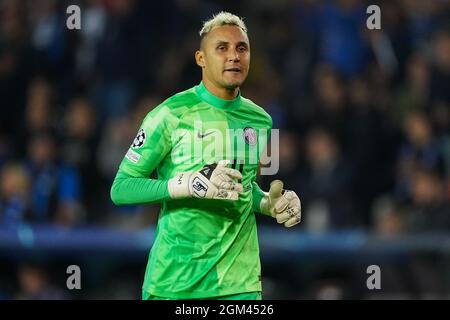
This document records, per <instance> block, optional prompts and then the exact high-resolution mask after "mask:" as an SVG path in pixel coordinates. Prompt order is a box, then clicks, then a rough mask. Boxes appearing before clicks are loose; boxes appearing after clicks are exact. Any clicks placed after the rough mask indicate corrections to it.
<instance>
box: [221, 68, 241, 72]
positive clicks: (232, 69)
mask: <svg viewBox="0 0 450 320" xmlns="http://www.w3.org/2000/svg"><path fill="white" fill-rule="evenodd" d="M224 71H228V72H241V69H240V68H227V69H225V70H224Z"/></svg>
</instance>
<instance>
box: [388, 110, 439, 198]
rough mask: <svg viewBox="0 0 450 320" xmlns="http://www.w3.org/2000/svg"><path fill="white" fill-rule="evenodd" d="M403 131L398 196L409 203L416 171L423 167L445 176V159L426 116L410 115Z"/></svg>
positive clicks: (399, 157)
mask: <svg viewBox="0 0 450 320" xmlns="http://www.w3.org/2000/svg"><path fill="white" fill-rule="evenodd" d="M403 130H404V133H405V141H404V142H403V143H402V145H401V146H400V147H399V151H398V160H397V166H398V167H397V168H398V169H397V170H398V171H397V185H396V194H397V197H398V199H399V200H401V201H408V200H410V199H411V192H412V182H411V181H412V179H413V174H414V172H415V170H416V169H417V168H419V167H423V168H425V169H427V170H434V171H436V172H437V173H438V174H440V175H443V174H444V157H443V153H442V150H441V148H440V145H439V144H438V141H437V140H436V137H435V136H434V135H433V131H432V127H431V123H430V121H429V119H428V118H427V116H426V115H425V114H423V113H421V112H413V113H410V114H408V116H407V117H406V119H405V122H404V126H403Z"/></svg>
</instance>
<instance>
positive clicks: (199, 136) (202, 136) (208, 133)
mask: <svg viewBox="0 0 450 320" xmlns="http://www.w3.org/2000/svg"><path fill="white" fill-rule="evenodd" d="M213 133H214V131H211V132H207V133H205V134H201V133H200V132H197V137H198V138H199V139H203V138H204V137H207V136H209V135H210V134H213Z"/></svg>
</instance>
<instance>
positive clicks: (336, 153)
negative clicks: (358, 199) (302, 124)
mask: <svg viewBox="0 0 450 320" xmlns="http://www.w3.org/2000/svg"><path fill="white" fill-rule="evenodd" d="M305 144H306V153H305V157H306V165H305V168H304V170H302V174H301V178H300V181H299V185H298V188H299V190H300V194H301V195H302V201H303V203H304V204H306V205H305V208H306V213H305V216H306V219H313V218H314V214H313V213H308V208H312V207H313V206H314V204H315V203H316V202H323V203H324V204H325V205H326V220H327V221H328V228H331V229H335V228H345V227H347V228H348V227H355V226H356V225H358V224H359V223H360V221H358V220H359V219H357V218H356V217H354V216H353V211H352V210H353V208H352V202H351V194H350V183H351V180H350V179H351V175H352V172H351V168H350V167H349V166H348V165H347V163H346V161H345V160H344V159H343V158H342V155H341V153H340V148H339V145H338V144H337V141H336V140H335V139H334V138H333V136H332V135H330V134H329V133H328V132H327V131H325V130H323V129H314V130H312V131H310V132H309V133H308V135H307V137H306V142H305ZM307 223H308V221H307Z"/></svg>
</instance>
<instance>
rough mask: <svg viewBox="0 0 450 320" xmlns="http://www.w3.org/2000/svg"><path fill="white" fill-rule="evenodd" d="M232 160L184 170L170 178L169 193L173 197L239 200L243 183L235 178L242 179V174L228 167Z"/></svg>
mask: <svg viewBox="0 0 450 320" xmlns="http://www.w3.org/2000/svg"><path fill="white" fill-rule="evenodd" d="M229 163H230V162H229V161H227V160H220V161H219V163H217V164H216V163H214V164H208V165H205V166H204V167H203V168H202V169H201V170H200V171H190V172H183V173H181V174H179V175H177V176H175V177H173V178H172V179H170V180H169V195H170V197H171V198H172V199H180V198H189V197H195V198H206V199H225V200H233V201H235V200H238V199H239V193H240V192H242V190H243V188H242V184H240V183H238V182H236V181H235V180H240V179H242V174H241V173H240V172H239V171H238V170H235V169H232V168H228V164H229Z"/></svg>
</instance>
